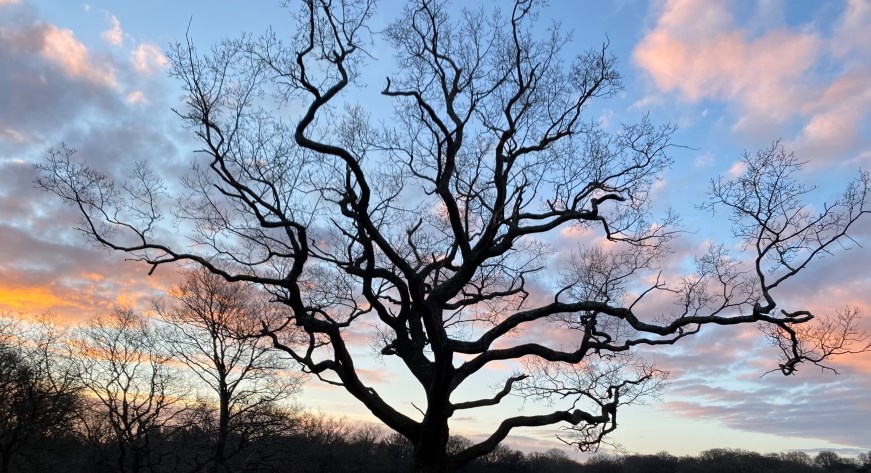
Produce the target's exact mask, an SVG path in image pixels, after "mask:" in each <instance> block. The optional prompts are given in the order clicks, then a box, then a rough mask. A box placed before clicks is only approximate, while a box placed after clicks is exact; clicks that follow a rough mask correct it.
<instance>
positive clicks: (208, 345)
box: [155, 270, 301, 472]
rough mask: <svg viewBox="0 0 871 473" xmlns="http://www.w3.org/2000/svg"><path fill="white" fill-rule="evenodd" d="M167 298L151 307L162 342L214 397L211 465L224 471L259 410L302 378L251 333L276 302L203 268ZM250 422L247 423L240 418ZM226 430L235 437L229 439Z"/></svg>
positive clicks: (271, 315) (273, 312)
mask: <svg viewBox="0 0 871 473" xmlns="http://www.w3.org/2000/svg"><path fill="white" fill-rule="evenodd" d="M170 295H171V297H172V298H173V299H174V300H173V301H172V302H171V303H170V304H169V305H166V304H164V303H162V302H156V303H155V307H156V309H157V312H158V314H160V316H161V318H162V319H163V321H164V322H165V323H166V324H167V329H166V330H165V331H163V333H162V339H163V341H164V344H165V345H166V347H167V348H168V349H169V353H170V354H171V355H172V356H173V358H174V359H175V360H177V361H181V362H182V363H184V364H185V365H186V366H187V367H188V368H189V369H190V371H191V372H192V373H193V374H194V375H196V377H198V378H199V379H200V380H202V381H203V382H204V383H205V384H206V385H207V386H208V387H209V389H210V390H211V391H213V392H214V394H216V395H217V400H218V405H217V407H218V419H217V432H216V439H215V445H214V455H213V460H212V471H215V472H221V471H226V470H227V466H226V463H227V461H228V460H229V459H230V458H231V457H233V456H234V455H235V454H236V453H238V452H239V451H241V449H242V448H243V446H244V444H245V443H246V437H247V435H246V434H248V433H251V432H253V431H256V430H258V425H259V424H260V423H261V422H260V420H261V419H259V417H260V415H263V414H268V413H269V412H270V410H271V409H273V408H274V407H275V405H276V403H279V402H281V401H283V400H286V399H287V398H288V397H290V396H291V395H293V394H294V393H296V392H297V391H298V390H299V387H300V383H301V379H300V378H299V376H298V375H297V376H294V375H292V372H291V373H288V371H290V366H289V363H288V361H287V360H286V359H284V358H282V357H281V356H280V353H281V352H279V351H277V350H275V349H274V348H273V347H272V346H271V344H270V343H269V341H268V340H266V339H263V338H260V337H258V336H257V335H258V334H259V332H260V329H261V327H262V325H261V323H262V321H266V322H267V323H268V322H270V321H273V322H274V321H276V320H279V318H280V316H281V311H280V308H281V307H282V306H277V305H274V304H269V303H268V301H266V300H265V299H264V297H262V296H261V295H260V294H258V292H257V291H255V290H254V289H252V288H251V287H249V286H247V285H243V284H229V283H227V281H225V280H224V279H223V278H222V277H220V276H218V275H215V274H212V273H209V272H207V271H203V270H197V271H187V272H186V273H185V274H184V280H183V282H182V283H181V284H179V285H178V286H176V287H174V288H173V289H171V290H170ZM251 421H255V422H254V425H250V426H249V425H246V424H248V423H250V422H251ZM231 434H234V435H235V437H236V440H235V442H232V443H231Z"/></svg>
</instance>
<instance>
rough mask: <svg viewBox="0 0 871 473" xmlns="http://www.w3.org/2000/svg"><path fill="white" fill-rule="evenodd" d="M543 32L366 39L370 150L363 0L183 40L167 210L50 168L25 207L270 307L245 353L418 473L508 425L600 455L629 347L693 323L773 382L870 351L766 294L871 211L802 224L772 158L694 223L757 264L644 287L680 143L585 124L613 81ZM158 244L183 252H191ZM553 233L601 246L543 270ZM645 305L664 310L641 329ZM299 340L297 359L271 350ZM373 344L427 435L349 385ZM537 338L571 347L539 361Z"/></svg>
mask: <svg viewBox="0 0 871 473" xmlns="http://www.w3.org/2000/svg"><path fill="white" fill-rule="evenodd" d="M536 8H537V7H536V6H535V5H534V4H533V2H532V1H529V0H516V1H515V2H514V4H513V5H512V7H511V8H510V10H509V11H508V12H507V13H506V14H502V13H499V12H486V11H466V10H464V11H462V12H461V13H460V14H459V15H458V18H456V19H452V18H450V16H449V15H448V8H447V7H446V6H445V4H443V3H442V2H438V1H432V0H421V1H419V2H416V3H414V4H411V5H408V6H407V7H405V8H403V9H402V11H401V12H399V14H398V18H397V19H396V21H395V22H394V23H392V24H391V25H390V26H389V27H388V28H387V30H386V32H385V33H384V38H385V39H386V41H387V42H389V44H390V45H391V46H392V47H393V49H394V50H395V60H396V64H397V66H398V68H399V69H398V71H397V72H396V73H395V74H393V75H391V76H390V77H388V79H387V80H386V85H385V86H384V88H383V90H382V91H381V94H382V97H384V99H385V100H389V101H390V103H391V104H392V105H393V107H394V114H393V117H392V119H391V121H389V122H387V123H385V124H383V126H373V125H372V121H373V120H372V119H371V117H370V114H369V113H367V111H366V110H365V109H363V108H362V107H360V106H347V107H344V108H343V107H342V106H341V105H340V104H341V103H342V101H343V100H344V99H345V98H346V97H348V95H347V92H348V91H350V90H353V89H354V88H355V86H358V85H361V82H362V81H361V80H360V78H361V70H362V68H363V67H365V65H366V61H367V60H368V58H369V57H371V55H370V54H369V53H368V52H367V50H366V47H367V46H368V44H369V43H370V39H371V31H370V29H369V27H368V26H367V25H368V22H369V20H370V18H371V16H372V15H373V4H372V2H370V1H367V0H345V1H341V2H327V1H319V0H309V1H305V2H301V4H300V5H299V7H298V8H294V9H293V10H292V11H293V13H294V14H295V16H296V18H297V19H298V20H299V22H298V23H299V24H298V29H297V32H296V34H295V35H293V36H292V37H291V38H290V39H289V40H287V41H285V40H282V39H280V38H278V37H277V36H276V35H275V34H274V33H272V32H270V33H267V34H266V35H264V36H263V37H261V38H257V39H252V38H243V39H240V40H227V41H225V42H223V43H221V44H220V45H218V46H216V47H215V48H214V49H213V50H212V52H211V54H209V55H205V56H202V55H200V54H199V53H198V52H197V51H196V49H195V48H194V46H193V45H192V44H191V43H190V41H188V42H187V43H186V44H180V45H177V47H176V48H175V49H174V51H173V53H172V54H171V60H172V74H173V76H174V77H175V78H177V79H178V80H180V81H181V83H182V84H183V85H184V87H185V91H186V95H185V103H184V106H183V107H182V108H180V109H179V110H178V113H179V115H180V117H181V118H182V119H183V120H184V122H185V124H186V125H187V126H189V127H191V128H192V129H193V130H194V133H195V134H196V136H197V137H198V139H199V140H200V142H201V144H202V149H200V150H199V151H200V156H201V158H200V159H198V160H196V162H195V163H194V164H193V167H192V169H191V171H190V173H189V174H187V175H186V176H184V177H183V179H182V185H183V187H184V189H185V190H184V191H181V192H179V193H177V194H176V193H175V191H174V190H173V191H172V194H171V195H170V192H171V191H170V187H168V186H166V185H165V184H164V182H163V180H162V178H161V177H160V175H159V173H158V172H157V171H156V170H154V169H150V168H149V167H148V166H147V165H145V164H140V165H138V166H137V167H136V168H135V169H134V170H133V172H132V174H131V176H130V178H129V179H127V180H123V181H116V180H115V179H114V178H112V177H111V176H109V175H106V174H105V173H102V172H100V171H99V170H96V169H93V168H91V167H89V166H87V165H84V164H81V163H78V162H77V161H75V160H74V159H73V155H74V150H72V149H70V148H68V147H62V148H60V149H56V150H54V151H53V152H52V153H51V154H50V156H49V157H48V158H47V160H46V161H45V162H44V163H42V164H41V165H40V167H41V169H42V171H43V172H42V174H41V177H40V179H39V181H38V183H39V185H41V186H42V187H43V188H45V189H47V190H49V191H51V192H54V193H55V194H57V195H59V196H60V197H62V198H63V199H65V200H66V201H68V202H70V203H71V204H73V205H74V206H75V207H77V208H78V209H79V211H80V212H81V214H82V217H83V222H82V225H81V226H80V227H79V229H80V230H82V231H83V232H84V233H85V234H87V235H88V236H90V237H91V238H93V239H94V240H96V241H97V242H99V243H100V244H102V245H104V246H106V247H109V248H111V249H114V250H118V251H123V252H127V253H129V254H130V255H132V257H133V258H134V259H138V260H141V261H145V262H146V263H148V264H150V265H152V266H153V268H156V267H157V266H160V265H163V264H167V263H174V262H179V261H187V262H192V263H196V264H199V265H200V266H202V267H203V268H205V269H206V270H208V271H210V272H212V273H214V274H217V275H220V276H221V277H223V278H224V279H226V280H227V281H230V282H244V283H253V284H257V285H260V286H262V287H263V288H265V289H266V290H268V291H270V292H271V294H272V295H273V297H274V298H275V299H276V300H277V301H279V302H281V303H283V304H284V305H286V307H287V308H288V309H289V315H288V317H287V318H286V319H285V320H284V321H282V322H281V323H264V325H263V326H262V329H261V332H262V334H263V335H264V336H267V337H270V338H271V339H272V343H273V345H274V346H275V347H277V348H279V349H281V350H284V351H285V352H286V353H288V354H289V355H290V356H292V357H293V359H294V360H295V361H296V362H298V363H299V364H300V365H301V366H303V369H304V370H305V371H307V372H309V373H312V374H314V375H316V376H317V377H318V378H320V379H321V380H323V381H324V382H326V383H330V384H333V385H337V386H341V387H343V388H344V389H345V390H347V392H348V393H350V394H351V395H352V396H354V397H355V398H356V399H357V400H358V401H359V402H360V403H361V404H362V405H363V406H365V407H366V408H367V409H368V410H369V411H370V412H372V414H373V415H375V416H376V417H377V418H378V419H380V420H381V421H382V422H383V423H384V424H385V425H387V426H388V427H389V428H391V429H393V430H395V431H396V432H398V433H399V434H401V435H402V436H404V437H405V438H407V439H408V440H409V441H410V442H411V443H412V444H413V445H414V461H415V465H416V466H415V468H416V469H417V470H418V471H446V470H452V469H455V468H458V467H460V466H462V465H466V464H468V463H469V462H471V461H472V460H474V459H476V458H479V457H481V456H483V455H486V454H487V453H489V452H492V451H493V450H494V449H495V448H496V447H497V446H498V445H499V443H500V442H501V441H502V440H503V439H505V437H506V436H507V435H508V434H509V433H510V432H511V431H512V430H513V429H515V428H518V427H537V426H546V425H552V424H562V425H564V426H567V430H566V435H565V436H564V440H565V441H566V442H569V443H573V444H576V445H577V446H579V447H581V448H584V449H586V448H595V446H596V445H598V443H599V442H600V441H601V440H602V439H603V437H604V436H605V435H606V434H608V433H610V432H612V431H613V430H614V429H615V428H616V427H617V412H618V408H619V407H620V406H622V405H625V404H627V403H631V402H635V401H637V400H638V399H639V398H640V397H643V396H646V395H649V394H651V393H653V392H656V391H657V390H658V389H659V388H660V387H661V385H662V381H663V379H664V378H665V376H666V373H664V372H662V371H660V370H658V369H656V368H655V367H654V366H653V365H651V364H650V363H648V362H647V361H645V360H644V358H643V357H641V356H639V354H638V351H639V349H641V348H642V347H645V346H647V347H650V346H661V345H671V344H674V343H676V342H678V341H680V340H681V339H683V338H686V337H689V336H691V335H693V334H696V333H698V332H699V330H700V329H701V328H702V327H703V326H705V325H711V324H715V325H738V324H761V325H763V326H765V327H768V332H767V333H768V334H769V335H770V336H771V337H772V340H773V341H774V342H775V344H776V345H777V346H779V347H780V348H781V352H782V354H783V356H784V359H783V360H782V361H781V363H780V369H781V371H782V372H783V373H785V374H791V373H793V372H794V371H795V368H796V366H797V365H798V364H799V363H802V362H809V363H822V362H823V361H824V360H825V359H826V358H827V357H829V356H832V355H835V354H839V353H845V352H850V351H855V350H861V349H864V347H865V346H864V345H862V344H864V343H865V342H866V341H867V338H865V335H864V334H862V333H861V332H858V331H856V330H855V312H853V311H852V309H849V308H848V309H845V311H844V312H842V316H841V317H840V318H839V317H837V316H836V317H834V318H832V319H830V322H827V323H824V324H821V325H818V326H817V327H818V329H817V330H819V332H814V331H807V330H804V329H801V327H803V326H804V325H803V324H806V323H812V322H813V321H814V319H815V318H816V316H815V314H812V313H811V312H809V311H807V310H804V309H802V308H795V307H790V306H788V305H785V304H784V303H783V302H781V301H779V300H778V291H779V290H781V288H783V287H784V286H785V285H786V284H787V283H788V282H789V280H790V279H791V278H792V277H794V276H795V275H796V274H797V273H798V272H800V271H802V270H804V268H806V266H807V265H808V264H809V263H810V262H811V261H812V260H813V259H815V258H816V257H818V256H819V255H821V254H824V253H827V252H829V251H831V250H832V249H833V248H834V247H835V246H836V244H840V243H842V242H844V241H849V239H848V238H847V232H848V230H849V229H850V227H851V226H852V225H853V224H854V223H855V222H856V221H857V220H858V219H859V218H861V217H862V216H864V215H865V214H867V213H869V209H868V203H867V195H868V184H869V180H871V178H869V175H868V174H867V173H863V174H861V175H860V176H859V177H858V178H857V179H856V180H855V181H854V182H852V183H851V184H850V185H849V186H848V187H847V189H846V191H845V193H844V195H843V197H842V198H841V199H840V200H838V201H837V202H833V203H830V204H828V205H826V206H824V207H823V208H822V210H821V211H820V212H819V213H814V212H812V211H811V207H809V206H807V204H806V203H805V202H804V200H803V199H805V198H806V197H807V196H806V195H805V194H807V193H808V192H809V191H810V189H805V188H803V187H801V186H800V185H799V184H797V180H796V175H795V173H796V172H798V171H799V169H800V167H801V166H800V163H799V162H798V161H797V160H796V159H795V158H793V157H792V155H790V154H788V153H786V152H785V151H784V150H783V147H782V146H781V145H780V144H779V143H775V144H774V145H773V146H772V147H771V148H770V149H768V150H763V151H762V152H760V153H759V154H756V155H748V156H745V158H744V163H745V166H746V172H745V174H744V175H743V176H742V177H740V178H738V179H733V180H725V179H723V180H717V181H715V182H713V184H712V188H711V194H710V195H711V200H710V201H709V202H708V203H707V205H708V207H709V208H711V209H722V208H726V209H728V210H730V211H731V212H732V213H733V223H734V233H735V235H736V237H737V238H739V239H740V240H741V241H742V242H743V243H744V245H745V250H746V252H749V254H750V258H749V260H743V259H740V258H736V257H733V256H731V255H730V254H729V253H728V251H727V250H726V246H724V245H711V246H710V247H709V248H708V250H707V251H706V252H705V253H704V254H701V255H696V258H695V266H696V270H695V272H694V273H693V274H689V275H685V276H683V277H676V278H670V277H667V275H662V274H660V272H659V271H658V269H657V268H658V266H657V265H658V263H659V262H660V261H661V259H662V258H663V256H664V255H666V254H667V253H668V251H669V243H670V242H671V241H672V240H673V238H675V237H676V236H677V230H678V229H677V227H676V216H675V215H673V214H672V213H671V212H666V213H664V214H662V215H657V214H654V213H653V211H652V209H653V203H652V202H651V197H652V193H651V186H652V184H653V183H654V182H655V180H656V179H657V178H658V177H659V176H660V175H661V173H662V171H663V170H664V169H666V168H667V167H668V166H669V165H670V163H671V159H670V157H669V155H668V152H669V149H670V147H671V146H672V145H671V136H672V133H673V131H674V128H673V127H672V126H669V125H665V126H657V125H654V124H653V123H652V122H651V121H650V120H649V119H648V118H647V117H644V118H642V119H641V120H640V121H639V122H637V123H630V124H625V125H623V126H622V127H621V128H620V129H619V130H618V131H616V132H609V131H607V130H605V129H603V128H602V127H601V126H600V125H599V124H598V123H597V122H596V121H588V120H587V119H586V118H585V117H584V111H585V109H586V108H587V106H588V105H589V104H590V103H591V102H593V101H595V100H597V99H604V98H608V97H610V96H613V95H614V94H615V93H617V92H618V91H619V90H620V88H621V80H620V74H619V73H618V72H617V70H616V69H615V59H614V58H613V57H612V56H611V55H610V54H609V52H608V50H607V44H605V45H603V46H601V47H597V48H594V49H592V50H589V51H586V52H581V53H580V54H578V55H576V56H575V57H574V58H567V57H566V54H565V53H566V47H567V44H568V37H567V35H566V34H563V33H561V32H560V31H559V30H558V29H557V28H551V29H549V30H547V31H546V32H545V33H540V34H539V33H536V32H535V31H536V30H535V29H534V24H535V18H536V16H537V15H536ZM273 103H274V104H275V107H273V108H270V107H271V105H272V104H273ZM297 111H298V113H297ZM285 114H286V115H289V116H283V115H285ZM173 189H174V188H173ZM166 221H174V222H175V224H176V225H178V226H177V227H176V228H179V229H180V230H189V231H188V232H187V233H186V234H185V237H186V238H187V241H180V240H179V239H178V238H177V237H176V235H175V234H173V233H167V232H165V231H164V228H166V225H165V222H166ZM567 228H571V229H577V230H582V231H583V232H584V233H585V234H591V233H597V234H598V235H600V240H599V242H601V244H599V242H593V243H589V244H585V246H581V247H579V249H578V250H577V251H575V252H573V254H572V256H571V258H569V259H568V260H569V261H568V264H567V265H566V266H567V268H566V269H565V270H561V269H557V267H556V266H555V263H554V262H552V261H551V260H549V256H550V255H551V254H552V251H551V245H550V244H549V241H550V240H549V239H552V238H553V235H554V234H555V233H557V232H559V231H561V230H563V229H567ZM654 295H656V296H662V297H671V298H672V300H673V302H675V304H674V306H673V307H674V310H673V311H672V312H671V313H667V314H662V315H661V314H659V312H658V310H657V311H653V310H650V309H649V308H648V307H649V306H648V304H647V303H648V302H649V301H650V300H651V299H652V298H653V297H654ZM844 314H846V316H844ZM291 326H295V327H296V329H299V330H302V331H303V332H304V333H305V334H306V337H305V339H304V340H301V341H300V340H296V339H291V340H289V339H288V337H287V336H286V331H287V330H288V329H289V327H291ZM845 326H846V328H845ZM371 327H375V329H376V330H377V333H378V336H377V337H376V338H377V340H376V341H375V342H374V343H376V347H375V349H376V350H377V352H378V353H380V354H381V355H382V356H384V357H395V358H396V359H398V360H399V361H400V362H401V364H402V366H404V368H405V369H407V371H408V373H409V374H410V375H411V377H412V378H413V379H414V380H415V381H416V382H417V383H419V385H420V388H421V389H422V391H423V393H424V394H425V405H423V406H419V407H420V412H419V413H413V412H412V413H407V412H403V411H401V410H400V409H399V408H398V406H393V405H391V404H390V403H388V402H387V400H385V398H383V397H382V396H381V395H380V394H379V393H378V391H377V390H376V389H375V388H374V387H373V386H372V385H371V384H370V383H369V382H368V381H367V379H366V377H365V376H364V374H363V372H362V371H360V370H358V368H357V364H356V363H355V355H354V354H353V352H352V350H351V345H350V344H351V343H353V340H354V336H355V335H356V334H359V333H361V332H367V331H368V330H370V329H371ZM555 329H564V330H561V333H563V334H565V335H566V336H567V337H569V338H568V339H567V340H568V341H567V342H565V343H558V342H551V341H550V340H549V339H548V338H549V337H548V336H544V337H542V335H541V334H542V333H552V331H553V330H555ZM842 329H843V330H842ZM808 336H809V337H810V340H808V339H806V338H805V337H808ZM814 339H816V340H821V339H824V340H827V343H826V344H825V345H824V346H818V345H816V344H815V343H814V341H813V340H814ZM855 342H859V343H860V346H858V347H856V346H854V344H855ZM512 360H524V363H523V364H520V363H515V366H516V369H517V372H516V373H514V374H512V375H511V376H508V377H507V378H506V379H505V380H504V384H502V385H501V387H500V388H498V389H495V390H494V392H492V393H490V394H486V395H482V396H481V397H480V398H473V399H457V395H456V391H457V388H459V387H460V386H461V385H463V384H464V383H466V382H467V381H468V380H470V379H471V378H473V377H474V376H476V375H478V374H480V373H481V372H482V370H485V369H487V368H488V367H491V366H492V365H494V364H497V363H502V362H506V361H509V362H510V361H512ZM511 394H519V395H523V396H532V397H537V398H547V399H552V400H559V401H560V403H559V404H558V405H555V406H554V407H553V409H552V410H550V411H547V412H543V413H540V414H528V415H527V414H523V415H509V416H508V417H507V418H505V419H504V420H502V421H501V423H500V424H499V425H498V427H497V428H496V429H495V430H494V432H492V434H491V435H490V436H489V437H487V438H486V439H484V440H482V441H480V442H477V443H471V442H470V443H469V444H468V445H463V446H462V448H460V449H458V450H456V451H452V450H451V448H450V442H449V440H450V438H451V435H450V420H451V418H452V417H453V416H454V415H455V414H457V413H460V412H462V411H467V410H470V409H476V408H480V407H486V406H494V405H498V404H500V403H501V402H502V401H503V400H504V399H505V398H506V396H508V395H511Z"/></svg>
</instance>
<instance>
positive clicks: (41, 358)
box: [0, 312, 80, 473]
mask: <svg viewBox="0 0 871 473" xmlns="http://www.w3.org/2000/svg"><path fill="white" fill-rule="evenodd" d="M24 325H26V323H25V322H23V321H21V320H16V319H13V318H9V317H6V316H5V314H3V313H2V312H0V473H8V472H10V471H16V470H15V469H14V468H13V465H14V463H13V460H14V459H16V458H18V459H19V460H22V459H25V458H27V457H34V456H37V455H39V453H41V452H44V448H43V447H44V445H45V443H46V441H47V440H49V439H51V438H52V437H57V436H62V435H65V434H68V433H69V432H70V430H72V426H73V423H74V419H75V416H76V413H77V408H78V406H79V405H80V397H79V391H80V390H79V386H78V384H76V383H75V377H74V376H72V373H71V371H70V370H68V369H67V368H68V366H67V365H66V364H65V363H64V360H63V359H62V358H61V357H59V356H58V354H57V353H55V351H54V349H55V348H57V346H56V345H55V342H57V341H58V340H59V337H60V335H61V334H60V332H59V331H58V330H56V327H54V326H51V325H49V324H37V326H36V327H30V329H28V328H27V327H24ZM25 335H31V336H30V337H25Z"/></svg>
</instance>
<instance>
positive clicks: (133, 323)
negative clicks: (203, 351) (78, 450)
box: [74, 307, 186, 473]
mask: <svg viewBox="0 0 871 473" xmlns="http://www.w3.org/2000/svg"><path fill="white" fill-rule="evenodd" d="M74 347H75V349H76V351H77V355H78V358H79V370H78V376H79V378H80V380H81V383H82V384H83V385H84V386H85V387H86V388H87V389H88V390H89V391H90V392H91V393H92V394H93V395H94V396H95V397H96V398H97V399H98V400H99V403H97V405H98V406H99V407H100V408H101V409H102V410H103V414H104V415H105V416H106V418H107V420H108V423H109V425H110V426H111V428H112V432H113V434H114V440H115V442H116V443H117V446H118V448H117V457H116V460H115V461H116V465H117V467H118V469H119V471H122V472H133V473H135V472H138V471H142V470H143V469H146V468H147V467H148V466H149V465H150V464H151V463H153V458H152V455H153V448H152V437H153V435H154V434H155V433H156V432H157V431H159V429H160V428H161V427H162V426H164V425H166V424H167V423H168V422H171V421H172V419H173V417H174V416H175V415H177V414H178V412H179V411H180V410H179V409H177V407H178V406H177V404H178V403H179V402H180V401H181V400H182V399H183V398H184V395H185V394H186V392H185V391H184V390H183V388H182V387H181V384H180V383H178V379H177V378H176V376H175V375H174V373H173V372H172V370H171V369H170V367H169V366H168V361H169V359H170V356H169V355H168V354H167V353H165V352H163V351H162V350H161V347H160V343H159V340H158V338H157V336H156V334H155V332H154V329H153V328H152V326H151V324H150V323H149V321H148V319H146V318H145V317H143V316H142V315H140V314H138V313H136V312H134V311H133V310H132V309H130V308H120V307H119V308H116V309H115V310H114V311H113V312H112V313H110V314H109V315H106V316H97V317H94V318H93V319H92V320H91V321H90V322H89V323H88V324H87V325H86V326H85V327H83V328H82V329H81V330H80V332H79V334H78V337H77V338H76V339H75V341H74Z"/></svg>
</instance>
